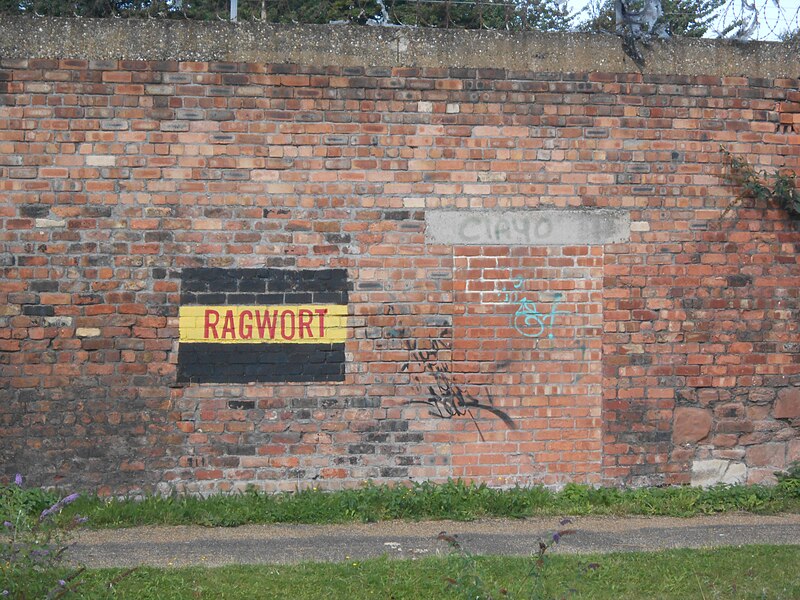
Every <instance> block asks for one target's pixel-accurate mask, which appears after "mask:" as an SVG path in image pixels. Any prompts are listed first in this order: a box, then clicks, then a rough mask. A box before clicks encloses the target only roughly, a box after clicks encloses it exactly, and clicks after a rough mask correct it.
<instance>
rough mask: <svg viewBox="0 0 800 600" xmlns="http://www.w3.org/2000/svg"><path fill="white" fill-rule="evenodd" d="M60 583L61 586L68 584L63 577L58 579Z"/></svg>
mask: <svg viewBox="0 0 800 600" xmlns="http://www.w3.org/2000/svg"><path fill="white" fill-rule="evenodd" d="M58 585H60V586H61V587H64V586H65V585H67V582H66V581H65V580H63V579H59V580H58Z"/></svg>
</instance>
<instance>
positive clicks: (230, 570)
mask: <svg viewBox="0 0 800 600" xmlns="http://www.w3.org/2000/svg"><path fill="white" fill-rule="evenodd" d="M458 561H459V558H458V557H457V556H450V557H443V558H425V559H423V560H417V561H409V560H391V559H387V558H382V559H376V560H367V561H355V562H348V563H343V564H301V565H295V566H279V565H267V566H231V567H223V568H215V569H205V568H191V569H174V570H172V569H155V568H142V569H139V570H137V571H135V572H134V573H133V574H131V575H130V576H129V577H127V578H125V579H123V580H122V581H120V582H118V583H117V584H116V585H115V587H114V589H113V591H110V590H108V587H107V585H106V584H107V582H108V581H109V580H111V579H113V578H114V577H115V576H117V575H118V574H119V573H120V572H121V570H120V569H104V570H93V571H89V572H87V573H85V574H83V575H82V576H81V580H83V583H82V584H81V585H80V586H79V587H78V588H77V592H78V593H77V595H76V596H77V597H79V598H122V599H126V598H130V599H143V598H158V599H163V600H173V599H183V598H187V599H197V598H214V599H218V598H219V599H236V598H242V599H252V598H269V599H281V598H286V599H292V600H303V599H311V598H319V599H326V600H328V599H331V598H342V599H347V600H352V599H361V598H373V599H381V600H384V599H390V598H391V599H394V600H401V599H430V598H437V599H439V598H441V599H450V598H464V597H465V596H464V595H459V591H458V590H457V589H455V588H454V586H453V585H452V584H449V583H448V582H447V581H446V579H447V578H448V577H451V578H452V577H458V573H459V564H460V563H459V562H458ZM591 563H596V564H597V565H599V566H597V567H596V568H593V569H590V568H587V567H588V565H590V564H591ZM472 564H473V565H474V569H475V570H474V571H470V572H469V573H466V574H464V575H463V576H466V575H470V576H472V575H477V576H479V577H480V578H481V580H482V581H483V582H484V584H485V585H484V590H486V591H488V592H490V593H491V594H492V596H491V597H493V598H495V599H496V600H499V599H500V598H562V597H568V598H570V599H573V598H575V599H579V598H591V599H592V600H604V599H608V600H622V599H626V598H642V599H651V598H658V599H665V600H666V599H670V598H675V599H680V600H685V599H687V598H698V599H707V600H711V599H712V598H713V599H738V598H743V599H744V598H774V599H778V598H783V599H786V600H789V599H796V598H800V570H798V568H797V565H798V564H800V546H745V547H740V548H719V549H714V550H670V551H665V552H655V553H619V554H609V555H595V556H569V555H554V556H551V557H550V559H549V560H548V562H547V563H546V564H545V567H544V572H543V576H542V578H541V580H542V581H543V583H544V585H543V589H541V590H539V592H542V593H541V594H538V595H531V590H532V588H531V585H532V580H531V578H530V571H531V567H532V564H533V560H532V559H531V558H504V557H477V558H475V559H474V563H472ZM462 566H463V565H462ZM462 573H463V572H462ZM76 581H77V580H76ZM501 589H504V590H506V593H505V594H503V593H502V592H501V591H500V590H501ZM479 597H480V598H483V599H484V600H485V599H487V598H489V597H490V596H489V595H488V594H486V593H484V594H482V595H481V596H479Z"/></svg>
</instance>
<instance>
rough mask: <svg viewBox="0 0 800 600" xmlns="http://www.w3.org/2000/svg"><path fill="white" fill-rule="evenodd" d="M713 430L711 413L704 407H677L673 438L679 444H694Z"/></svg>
mask: <svg viewBox="0 0 800 600" xmlns="http://www.w3.org/2000/svg"><path fill="white" fill-rule="evenodd" d="M710 432H711V413H710V411H708V410H705V409H702V408H687V407H679V408H676V409H675V421H674V423H673V426H672V440H673V442H674V443H675V444H676V445H678V444H693V443H695V442H699V441H700V440H702V439H704V438H706V437H707V436H708V434H709V433H710Z"/></svg>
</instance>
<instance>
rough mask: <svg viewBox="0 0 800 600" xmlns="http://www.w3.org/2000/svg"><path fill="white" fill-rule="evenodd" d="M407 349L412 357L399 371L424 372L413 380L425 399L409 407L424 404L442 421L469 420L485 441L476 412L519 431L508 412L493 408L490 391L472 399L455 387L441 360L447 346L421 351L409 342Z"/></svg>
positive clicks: (435, 342)
mask: <svg viewBox="0 0 800 600" xmlns="http://www.w3.org/2000/svg"><path fill="white" fill-rule="evenodd" d="M406 349H407V350H408V351H409V353H410V358H411V360H409V361H408V362H407V363H404V364H403V366H402V367H401V368H400V371H401V372H402V371H409V372H410V371H411V370H412V369H414V368H416V369H418V370H421V372H419V371H418V373H419V374H415V375H414V377H413V379H414V381H416V382H417V384H418V385H419V386H420V388H421V389H422V388H424V389H425V396H426V397H425V398H423V399H419V400H410V401H409V404H424V405H426V406H428V407H429V410H428V414H429V415H431V416H433V417H437V418H440V419H453V418H456V417H465V416H466V417H469V418H470V419H471V420H472V422H473V423H474V424H475V428H476V429H477V430H478V435H479V436H480V438H481V440H482V441H485V439H484V437H483V433H482V432H481V429H480V427H479V426H478V422H477V420H476V419H475V415H474V414H473V413H472V411H473V410H485V411H488V412H490V413H492V414H493V415H495V416H496V417H498V418H499V419H500V420H501V421H503V423H504V424H505V426H506V427H508V428H509V429H516V425H515V424H514V422H513V421H512V420H511V417H509V416H508V414H506V413H505V411H503V410H501V409H500V408H497V407H496V406H494V399H493V398H492V396H491V394H490V393H489V390H488V389H486V388H484V394H485V399H484V398H482V397H481V396H480V395H478V396H475V395H473V394H472V393H470V392H469V391H466V390H464V388H462V387H461V386H460V385H459V384H457V383H455V381H454V379H453V374H452V373H451V372H450V367H449V366H448V365H447V364H446V363H444V362H443V361H441V360H440V359H439V350H449V349H450V348H449V347H448V346H447V344H446V343H444V342H441V341H439V340H431V347H430V349H429V350H422V349H419V348H418V347H417V343H416V340H414V341H411V340H406ZM419 375H423V376H425V375H427V379H428V380H429V382H428V383H423V381H422V380H421V379H420V377H419ZM430 380H432V381H430Z"/></svg>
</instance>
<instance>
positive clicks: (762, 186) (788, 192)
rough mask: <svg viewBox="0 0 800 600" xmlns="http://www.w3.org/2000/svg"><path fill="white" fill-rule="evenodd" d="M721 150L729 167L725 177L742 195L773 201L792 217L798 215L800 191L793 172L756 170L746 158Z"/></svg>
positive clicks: (799, 213) (758, 199) (799, 214)
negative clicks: (770, 172)
mask: <svg viewBox="0 0 800 600" xmlns="http://www.w3.org/2000/svg"><path fill="white" fill-rule="evenodd" d="M721 150H722V154H723V155H724V157H725V162H726V163H727V164H728V166H729V167H730V172H729V173H728V174H727V175H726V178H727V179H728V180H729V181H730V182H731V183H734V184H736V185H738V186H739V187H740V188H741V189H742V196H743V197H745V198H751V199H753V200H756V201H759V202H762V203H763V202H767V201H773V202H775V203H776V204H777V205H778V206H780V207H781V208H783V209H784V210H786V212H788V213H789V215H790V216H791V217H792V218H795V219H796V218H798V217H800V191H798V189H797V176H796V175H795V174H794V173H780V172H779V173H773V174H769V173H767V172H766V171H763V170H762V171H757V170H756V169H755V167H753V165H751V164H750V163H749V162H748V161H747V159H746V158H740V157H737V156H734V155H733V154H731V153H730V152H728V150H726V149H725V148H721ZM726 212H727V211H726Z"/></svg>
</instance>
